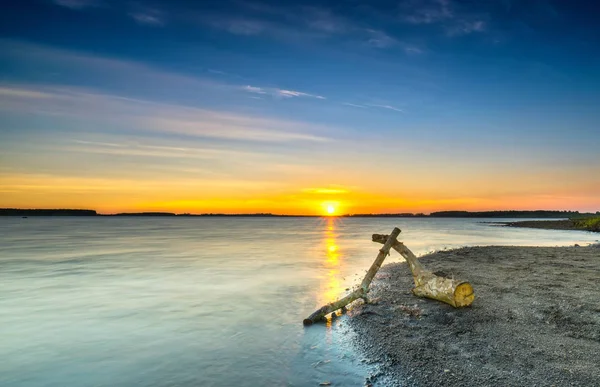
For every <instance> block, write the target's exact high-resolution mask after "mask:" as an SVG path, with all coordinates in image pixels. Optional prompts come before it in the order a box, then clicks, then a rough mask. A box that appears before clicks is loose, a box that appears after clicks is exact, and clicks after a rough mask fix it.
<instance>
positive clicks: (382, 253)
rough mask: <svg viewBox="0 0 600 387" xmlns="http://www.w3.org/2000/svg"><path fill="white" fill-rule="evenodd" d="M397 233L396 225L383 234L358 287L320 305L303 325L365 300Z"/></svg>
mask: <svg viewBox="0 0 600 387" xmlns="http://www.w3.org/2000/svg"><path fill="white" fill-rule="evenodd" d="M398 235H400V229H399V228H397V227H396V228H394V230H393V231H392V233H391V234H390V235H389V236H387V235H386V236H385V237H386V239H385V240H384V241H383V242H382V243H383V247H382V248H381V250H379V254H377V258H375V261H374V262H373V264H372V265H371V267H370V268H369V271H368V272H367V274H366V275H365V278H363V280H362V282H361V284H360V287H359V288H358V289H356V290H354V291H353V292H352V293H350V294H348V295H347V296H346V297H344V298H342V299H341V300H337V301H335V302H332V303H330V304H327V305H324V306H322V307H320V308H319V309H317V310H316V311H315V312H313V314H311V315H310V316H308V317H307V318H305V319H304V321H303V323H304V325H312V324H313V323H315V322H317V321H322V320H323V319H324V318H325V316H326V315H328V314H329V313H332V312H335V311H336V310H338V309H342V308H343V307H345V306H346V305H348V304H350V303H351V302H353V301H356V300H358V299H359V298H360V299H363V300H365V301H367V293H369V285H370V284H371V281H373V278H374V277H375V274H377V271H378V270H379V268H380V267H381V264H382V263H383V261H384V260H385V257H387V256H388V255H390V248H391V247H392V246H395V245H396V244H397V242H398V241H397V240H396V238H397V237H398Z"/></svg>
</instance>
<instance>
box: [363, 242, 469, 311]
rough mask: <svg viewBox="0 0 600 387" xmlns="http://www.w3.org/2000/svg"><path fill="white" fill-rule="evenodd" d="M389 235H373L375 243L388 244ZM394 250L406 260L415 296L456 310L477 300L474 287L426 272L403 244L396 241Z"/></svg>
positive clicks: (464, 282)
mask: <svg viewBox="0 0 600 387" xmlns="http://www.w3.org/2000/svg"><path fill="white" fill-rule="evenodd" d="M388 241H389V239H388V236H387V235H381V234H373V242H379V243H387V242H388ZM392 248H393V249H394V250H396V251H397V252H398V253H400V255H402V256H403V257H404V259H406V262H408V266H409V267H410V271H411V272H412V275H413V279H414V281H415V287H414V289H413V294H414V295H415V296H418V297H427V298H432V299H434V300H438V301H442V302H445V303H447V304H450V305H452V306H453V307H455V308H460V307H463V306H469V305H471V303H473V300H474V299H475V294H474V293H473V287H472V286H471V284H470V283H468V282H466V281H458V280H455V279H454V278H446V277H441V276H437V275H435V274H433V273H432V272H430V271H428V270H425V269H424V268H423V266H422V265H421V262H419V260H418V259H417V256H416V255H414V254H413V252H412V251H410V249H409V248H408V247H406V246H405V245H404V243H402V242H398V241H396V242H395V243H394V244H393V246H392Z"/></svg>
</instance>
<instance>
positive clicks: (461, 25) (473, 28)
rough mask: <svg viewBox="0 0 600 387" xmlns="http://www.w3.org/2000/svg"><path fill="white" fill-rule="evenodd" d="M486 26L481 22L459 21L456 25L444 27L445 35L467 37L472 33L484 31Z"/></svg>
mask: <svg viewBox="0 0 600 387" xmlns="http://www.w3.org/2000/svg"><path fill="white" fill-rule="evenodd" d="M485 27H486V24H485V22H484V21H483V20H473V21H469V20H460V21H458V22H457V23H455V24H453V25H450V26H448V27H446V35H448V36H461V35H468V34H471V33H473V32H482V31H485Z"/></svg>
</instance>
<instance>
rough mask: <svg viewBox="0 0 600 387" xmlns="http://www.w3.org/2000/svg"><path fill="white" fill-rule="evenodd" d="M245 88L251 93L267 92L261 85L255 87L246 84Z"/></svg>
mask: <svg viewBox="0 0 600 387" xmlns="http://www.w3.org/2000/svg"><path fill="white" fill-rule="evenodd" d="M242 89H243V90H245V91H247V92H250V93H256V94H267V92H266V91H265V90H263V89H262V88H261V87H254V86H250V85H247V86H244V87H242Z"/></svg>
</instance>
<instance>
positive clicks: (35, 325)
mask: <svg viewBox="0 0 600 387" xmlns="http://www.w3.org/2000/svg"><path fill="white" fill-rule="evenodd" d="M481 221H483V220H482V219H477V220H474V219H418V218H417V219H406V218H401V219H340V220H334V219H317V218H276V219H265V218H175V219H172V218H28V219H21V218H8V217H4V218H0V359H2V360H1V361H0V385H2V386H15V387H19V386H199V385H202V386H258V385H272V386H304V385H307V386H314V385H318V383H319V382H323V381H331V382H332V383H334V384H335V385H346V386H352V385H357V386H362V385H363V383H364V377H365V376H366V375H367V374H368V371H369V370H367V369H366V368H365V366H364V365H362V363H360V360H361V356H360V354H359V353H356V351H355V350H354V349H353V348H352V346H351V344H350V342H351V337H352V331H351V330H350V329H349V328H347V327H346V322H345V321H344V319H341V320H338V321H337V322H335V323H334V324H333V325H332V326H329V327H327V326H313V327H311V328H309V329H304V328H303V327H302V324H301V321H302V319H303V318H304V317H306V316H307V315H308V314H310V313H311V312H312V311H313V310H314V309H315V308H316V307H318V306H320V305H321V304H323V303H325V302H328V301H331V300H333V299H335V298H337V297H338V296H340V295H341V294H343V293H344V290H345V288H347V287H349V286H351V285H353V284H355V283H356V282H357V281H358V280H359V277H362V274H364V271H365V270H366V269H367V268H368V267H369V265H370V264H371V262H372V260H373V259H374V257H375V256H376V254H377V251H378V249H379V246H378V245H375V244H373V243H372V242H371V241H370V236H371V234H372V233H389V232H390V231H391V230H392V228H393V227H394V226H398V227H400V228H401V229H402V230H403V232H402V234H401V238H400V239H401V240H404V242H405V243H406V244H407V246H409V247H410V248H411V249H412V250H413V251H414V252H415V253H417V254H422V253H425V252H428V251H431V250H437V249H443V248H446V247H448V248H450V247H457V246H465V245H490V244H495V245H546V246H555V245H571V244H573V243H580V244H586V243H590V242H594V241H596V239H598V234H591V233H585V232H577V231H549V230H533V229H515V228H501V227H494V226H490V225H487V224H482V223H479V222H481ZM393 260H398V258H397V257H396V256H395V255H392V256H390V257H389V258H388V261H393Z"/></svg>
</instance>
